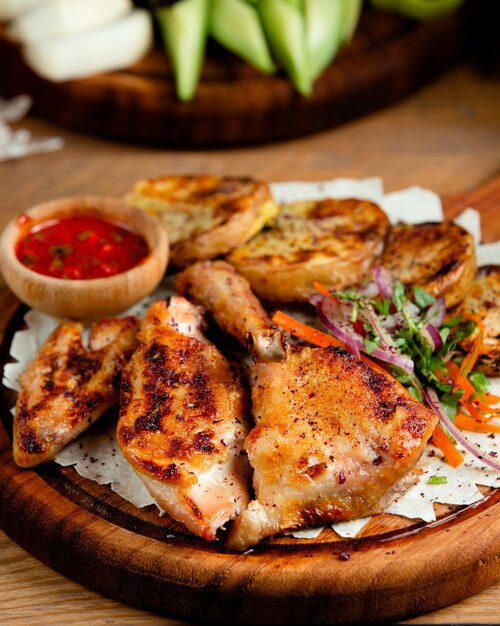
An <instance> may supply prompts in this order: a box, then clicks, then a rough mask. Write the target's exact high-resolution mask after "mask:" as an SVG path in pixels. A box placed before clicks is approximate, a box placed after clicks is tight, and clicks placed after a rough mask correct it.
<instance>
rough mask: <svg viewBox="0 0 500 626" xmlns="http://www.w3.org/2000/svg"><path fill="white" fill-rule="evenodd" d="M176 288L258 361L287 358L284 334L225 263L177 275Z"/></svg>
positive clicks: (196, 267) (199, 265)
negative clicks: (208, 312) (199, 305)
mask: <svg viewBox="0 0 500 626" xmlns="http://www.w3.org/2000/svg"><path fill="white" fill-rule="evenodd" d="M175 288H176V290H177V291H178V292H179V293H181V294H186V295H188V296H189V297H191V298H193V299H194V301H195V302H197V303H198V304H201V305H202V306H204V307H205V308H207V309H208V310H210V311H211V312H212V315H213V317H214V319H215V321H216V322H217V323H218V324H219V326H220V327H221V328H222V329H223V330H224V331H225V332H226V333H228V334H229V335H232V336H233V337H235V338H236V339H237V340H238V341H239V342H240V343H241V344H242V345H243V347H244V348H246V349H247V350H248V351H249V352H250V353H251V354H252V355H253V357H254V358H255V359H257V360H261V361H275V360H279V359H282V358H284V356H285V345H284V337H283V333H282V332H281V331H280V330H278V329H277V328H276V327H275V326H273V324H272V322H271V320H270V318H269V317H268V315H267V313H266V312H265V311H264V309H263V307H262V305H261V303H260V301H259V300H258V299H257V298H256V297H255V295H254V294H253V293H252V290H251V289H250V284H249V282H248V281H247V280H246V278H244V277H243V276H241V274H238V272H237V271H236V270H235V269H234V267H233V266H232V265H230V264H229V263H226V262H225V261H205V262H203V263H195V264H193V265H190V266H189V267H188V268H187V269H185V270H184V271H183V272H181V273H180V274H177V277H176V281H175Z"/></svg>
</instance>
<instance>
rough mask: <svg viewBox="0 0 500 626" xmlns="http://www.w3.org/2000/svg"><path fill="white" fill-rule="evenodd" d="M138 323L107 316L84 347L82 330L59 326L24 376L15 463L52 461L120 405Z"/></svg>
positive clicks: (29, 464)
mask: <svg viewBox="0 0 500 626" xmlns="http://www.w3.org/2000/svg"><path fill="white" fill-rule="evenodd" d="M138 326H139V320H138V319H137V318H135V317H125V318H123V319H118V318H105V319H102V320H100V321H99V322H96V323H95V324H94V325H93V326H92V328H91V330H90V335H89V350H87V349H86V348H85V347H84V346H83V344H82V333H83V326H82V325H81V324H79V323H77V322H66V323H64V324H62V325H61V326H59V327H58V328H56V330H55V331H54V332H53V333H52V334H51V335H50V337H49V338H48V339H47V341H46V342H45V343H44V345H43V346H42V347H41V349H40V351H39V352H38V354H37V356H36V358H35V360H34V361H33V362H32V363H31V364H30V365H29V366H28V367H27V369H26V371H25V372H24V373H23V375H22V376H21V381H20V382H21V390H20V392H19V396H18V399H17V405H16V414H15V417H14V433H13V434H14V436H13V440H14V441H13V452H14V460H15V461H16V463H17V464H18V465H20V466H22V467H33V466H35V465H38V464H40V463H43V462H45V461H48V460H50V459H51V458H52V457H54V456H55V454H57V452H59V451H60V450H61V449H62V448H63V447H64V446H65V445H66V444H67V443H69V442H70V441H71V440H72V439H74V438H75V437H77V436H78V435H79V434H80V433H82V432H83V431H84V430H86V429H87V428H88V427H89V426H90V424H92V423H93V422H95V420H96V419H98V418H99V417H101V415H103V414H104V413H105V412H106V411H107V410H108V409H109V408H110V407H111V406H112V405H113V404H115V403H116V402H117V401H118V393H119V386H120V374H121V370H122V368H123V366H124V365H125V362H126V361H127V360H128V358H129V357H130V355H131V353H132V351H133V350H134V348H135V345H136V333H137V329H138Z"/></svg>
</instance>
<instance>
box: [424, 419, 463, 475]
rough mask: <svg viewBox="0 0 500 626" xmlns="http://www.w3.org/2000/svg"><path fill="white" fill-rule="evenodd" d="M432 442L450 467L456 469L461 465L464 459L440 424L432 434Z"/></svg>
mask: <svg viewBox="0 0 500 626" xmlns="http://www.w3.org/2000/svg"><path fill="white" fill-rule="evenodd" d="M432 441H433V443H434V444H435V445H436V446H437V447H438V448H439V449H440V450H441V452H442V453H443V454H444V456H445V457H446V460H447V461H448V463H449V464H450V465H451V466H452V467H458V466H459V465H460V464H461V463H463V460H464V457H463V456H462V455H461V454H460V452H459V451H458V450H457V448H456V447H455V445H454V444H453V443H452V441H451V439H450V438H449V437H448V435H447V434H446V433H445V432H444V430H443V428H442V427H441V425H440V424H438V425H437V426H436V428H435V429H434V432H433V433H432Z"/></svg>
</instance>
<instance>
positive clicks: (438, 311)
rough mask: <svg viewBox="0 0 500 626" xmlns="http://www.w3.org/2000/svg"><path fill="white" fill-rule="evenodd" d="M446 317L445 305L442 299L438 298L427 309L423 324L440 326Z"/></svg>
mask: <svg viewBox="0 0 500 626" xmlns="http://www.w3.org/2000/svg"><path fill="white" fill-rule="evenodd" d="M445 316H446V304H445V301H444V298H438V299H437V300H434V302H433V303H432V304H431V306H430V307H429V308H428V309H427V313H426V315H425V322H426V323H428V324H433V325H434V326H441V324H442V323H443V322H444V318H445Z"/></svg>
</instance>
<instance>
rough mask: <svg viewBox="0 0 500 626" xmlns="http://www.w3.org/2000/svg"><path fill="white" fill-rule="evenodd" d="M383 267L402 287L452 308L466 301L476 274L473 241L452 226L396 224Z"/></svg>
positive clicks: (470, 236) (469, 235)
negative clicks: (410, 287)
mask: <svg viewBox="0 0 500 626" xmlns="http://www.w3.org/2000/svg"><path fill="white" fill-rule="evenodd" d="M382 265H383V266H384V267H385V268H386V269H387V270H389V272H390V273H391V274H392V275H393V276H394V277H396V278H398V279H399V280H401V281H402V282H403V283H404V284H405V285H418V286H419V287H423V288H424V289H426V290H427V291H428V292H429V293H430V294H431V295H433V296H434V297H435V298H439V297H441V296H443V297H444V299H445V302H446V306H447V307H451V306H454V305H455V304H457V303H458V302H460V300H462V299H463V298H464V297H465V294H466V293H467V291H468V290H469V287H470V286H471V284H472V280H473V278H474V274H475V272H476V251H475V247H474V238H473V237H472V235H471V234H470V233H468V232H467V231H466V230H465V229H464V228H462V227H461V226H458V224H454V223H453V222H439V223H430V222H429V223H425V224H397V225H396V226H394V228H392V229H391V231H390V233H389V237H388V240H387V244H386V247H385V250H384V253H383V255H382Z"/></svg>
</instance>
